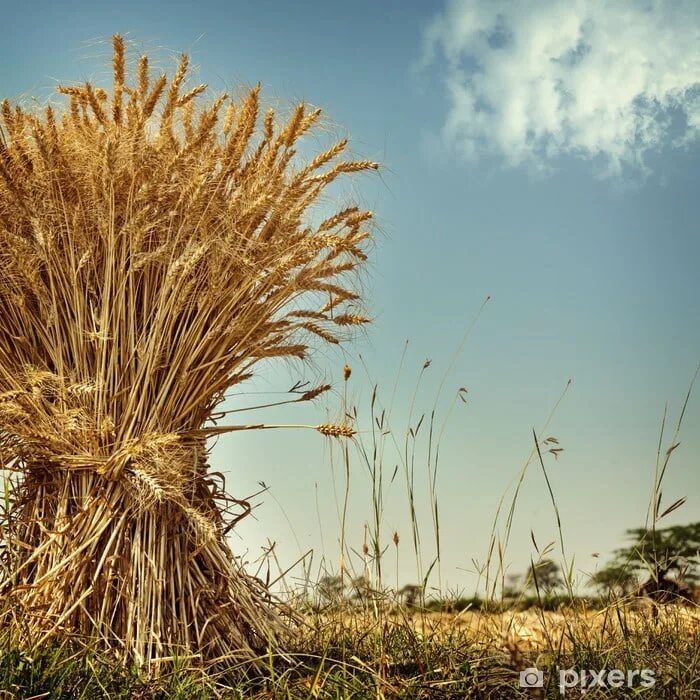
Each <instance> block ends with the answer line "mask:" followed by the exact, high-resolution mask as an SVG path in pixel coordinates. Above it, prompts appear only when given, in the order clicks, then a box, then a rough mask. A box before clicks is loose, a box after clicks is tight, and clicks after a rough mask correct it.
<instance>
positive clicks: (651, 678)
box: [559, 668, 656, 695]
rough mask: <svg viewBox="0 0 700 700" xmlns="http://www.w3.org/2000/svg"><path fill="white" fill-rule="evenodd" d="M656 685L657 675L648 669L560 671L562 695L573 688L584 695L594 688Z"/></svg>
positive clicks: (569, 669)
mask: <svg viewBox="0 0 700 700" xmlns="http://www.w3.org/2000/svg"><path fill="white" fill-rule="evenodd" d="M655 684H656V674H655V673H654V671H651V670H650V669H648V668H643V669H634V670H632V669H630V670H629V671H622V670H620V669H619V668H613V669H610V670H608V669H606V668H603V669H599V670H597V671H596V670H593V669H582V670H579V671H576V670H574V669H572V668H568V669H565V670H560V671H559V692H560V693H561V694H562V695H566V691H567V690H570V689H572V688H578V689H579V690H580V691H581V694H583V693H585V692H587V691H589V690H592V689H594V688H601V689H607V688H623V687H627V688H637V687H638V688H652V687H653V686H654V685H655Z"/></svg>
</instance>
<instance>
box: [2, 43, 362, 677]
mask: <svg viewBox="0 0 700 700" xmlns="http://www.w3.org/2000/svg"><path fill="white" fill-rule="evenodd" d="M113 43H114V85H113V88H112V90H111V92H110V93H108V92H107V91H105V90H103V89H101V88H96V87H93V86H92V85H91V84H90V83H86V84H84V85H80V86H76V87H60V88H59V92H60V93H62V94H63V95H65V96H66V97H67V100H68V105H67V108H66V109H63V110H61V111H58V110H56V111H55V110H54V109H53V108H52V107H47V108H46V110H45V112H44V111H36V110H25V109H22V108H21V107H19V106H12V105H10V103H9V102H8V101H5V102H3V103H2V115H1V117H0V124H1V127H0V309H1V313H2V316H1V323H0V458H1V460H2V464H1V466H2V467H3V469H5V470H6V473H7V470H9V471H11V472H13V473H14V474H15V475H16V476H15V478H14V480H13V481H12V483H13V487H12V489H11V490H10V491H9V492H8V495H7V497H6V499H5V506H4V509H3V514H2V520H1V522H0V525H1V527H2V530H1V536H2V550H1V553H2V564H3V571H2V578H1V580H0V595H1V596H2V597H3V598H4V600H5V601H6V602H10V603H11V605H9V606H5V607H6V608H7V609H8V610H9V611H10V612H9V613H8V614H9V615H10V616H11V617H12V618H13V619H11V620H10V627H11V629H13V630H15V631H16V633H17V634H18V635H24V636H28V637H29V638H31V640H32V641H33V642H34V643H41V642H44V641H46V640H50V639H55V638H57V637H59V638H65V637H74V638H80V639H90V640H92V641H93V642H94V641H97V643H99V644H101V645H102V646H103V647H106V648H108V649H113V650H116V651H117V652H118V653H120V654H122V655H124V656H125V657H128V658H131V659H133V660H135V661H136V662H138V663H149V662H152V661H154V660H157V659H162V658H167V657H168V656H172V655H175V654H177V655H182V654H184V653H190V654H193V655H195V656H197V657H198V658H201V659H203V660H211V659H215V658H219V657H222V656H234V657H237V658H239V659H241V660H242V661H246V660H250V659H253V658H255V657H256V655H257V654H259V652H260V650H261V649H265V648H269V645H273V648H274V647H275V645H278V644H279V640H280V638H281V635H282V630H283V629H284V626H283V624H282V622H281V620H280V616H279V610H278V608H277V607H276V606H275V605H274V604H272V603H271V602H270V596H269V592H268V591H267V589H266V588H265V586H264V585H263V584H262V583H261V582H260V581H258V580H257V579H256V578H255V577H253V576H251V575H249V574H248V573H246V571H245V570H244V569H243V567H242V565H241V564H240V562H239V561H238V560H237V559H236V558H235V556H234V554H233V553H232V551H231V549H230V547H229V544H228V541H227V539H226V532H227V530H228V528H229V527H230V526H231V525H232V518H233V515H232V514H231V511H230V510H229V509H230V507H231V504H232V501H231V499H230V498H228V497H227V496H226V494H225V493H224V491H223V489H222V487H221V484H220V480H219V479H217V477H216V475H215V474H212V473H210V472H209V470H208V464H207V442H206V439H207V437H208V436H209V435H210V434H213V433H215V432H220V431H221V430H222V429H221V428H213V427H212V428H210V427H208V426H211V418H212V416H213V415H214V412H215V410H216V408H217V406H219V404H220V403H221V401H222V400H223V399H224V396H225V395H227V392H229V391H230V390H231V389H232V387H235V386H236V385H238V384H240V383H241V382H243V381H245V380H247V379H249V378H250V377H251V376H252V375H253V374H254V371H255V369H256V367H257V364H258V363H259V362H260V361H261V360H267V359H269V358H277V357H297V358H303V357H304V355H305V352H306V350H307V348H308V345H309V342H310V340H311V339H312V338H317V339H319V340H320V341H321V342H337V337H336V334H335V333H334V331H333V329H334V328H335V329H336V330H342V327H343V326H347V325H348V324H355V323H361V322H363V321H364V317H362V316H360V315H358V314H357V313H356V311H354V310H353V309H352V308H348V305H350V306H351V307H352V306H353V305H355V304H356V303H357V302H358V297H357V295H356V294H354V293H353V292H352V291H351V283H352V279H353V277H352V273H353V272H354V271H356V270H357V269H358V268H359V267H361V266H362V264H363V263H364V261H365V260H366V254H365V252H364V251H363V249H364V248H365V242H366V241H367V239H368V235H369V234H368V232H367V231H366V230H365V224H366V222H367V221H368V219H369V218H370V214H369V213H368V212H364V211H361V210H359V209H357V208H355V207H351V208H346V209H344V210H342V211H339V212H337V213H336V214H334V215H333V216H331V217H329V218H326V219H325V220H323V221H321V222H320V223H316V224H314V225H310V223H309V220H310V219H311V218H313V217H311V215H310V211H315V210H316V209H310V208H311V207H313V206H314V205H315V204H316V203H317V201H318V199H319V196H320V195H321V194H322V192H323V191H324V189H325V188H326V187H327V186H328V185H329V184H331V183H332V182H334V181H335V180H336V179H337V178H338V177H340V176H342V175H343V174H344V173H352V172H357V171H362V170H366V169H369V168H376V165H375V164H374V163H372V162H369V161H364V162H363V161H360V162H357V161H350V162H348V161H342V160H341V161H339V160H338V158H339V157H340V156H341V155H342V153H343V150H344V149H345V146H346V143H345V141H341V142H340V143H338V144H336V145H334V146H333V147H331V148H330V149H329V150H326V151H325V152H323V153H321V154H319V155H317V156H316V157H315V158H313V159H312V160H311V161H309V162H306V163H298V162H297V161H298V159H299V157H298V156H297V157H296V158H295V146H296V145H297V142H298V140H299V139H300V138H301V137H302V136H303V135H304V134H305V133H307V132H309V131H310V130H312V129H313V128H315V125H316V124H317V122H318V120H319V116H320V111H319V110H309V109H308V108H307V107H306V106H305V105H304V104H300V105H298V106H297V107H296V109H295V110H294V111H293V114H292V116H291V118H290V119H289V120H288V121H286V122H284V123H282V124H280V123H279V122H278V119H277V117H276V115H275V114H274V113H273V111H272V110H269V111H267V112H266V113H265V115H264V117H263V118H262V120H261V119H260V118H259V114H258V112H259V109H260V105H259V87H256V88H254V89H252V90H250V91H249V92H248V93H247V94H246V96H245V97H244V98H242V99H241V100H240V101H236V102H234V101H233V100H229V99H228V98H227V97H226V96H221V97H219V98H218V99H216V100H214V101H212V102H209V103H207V104H204V105H201V106H198V104H199V100H198V97H199V96H200V94H201V93H202V92H204V90H205V86H203V85H199V86H196V87H194V88H192V89H190V90H189V91H185V89H184V85H185V77H186V71H187V67H188V61H187V57H186V56H183V57H182V58H181V61H180V63H179V67H178V69H177V71H176V73H175V75H174V77H172V79H170V80H169V81H168V79H167V78H166V76H165V75H160V76H158V77H156V78H155V79H153V78H152V77H151V76H150V75H149V62H148V58H147V57H145V56H144V57H142V58H141V59H140V61H139V63H138V69H137V71H136V75H135V76H134V77H135V80H134V84H133V85H129V84H127V83H126V82H125V81H126V75H125V73H126V71H125V50H124V42H123V40H122V39H121V38H120V37H119V36H115V37H114V40H113ZM316 218H320V217H316ZM313 395H314V394H313V392H311V395H310V396H309V397H308V398H313ZM234 427H235V426H233V427H232V429H233V428H234ZM249 427H250V426H249ZM252 427H255V426H252ZM259 427H265V426H259ZM318 429H319V430H320V432H322V433H324V434H326V435H336V436H337V435H348V434H351V432H352V431H351V430H350V429H349V428H346V427H343V426H340V427H339V428H338V429H337V430H334V429H333V426H327V425H324V426H319V428H318Z"/></svg>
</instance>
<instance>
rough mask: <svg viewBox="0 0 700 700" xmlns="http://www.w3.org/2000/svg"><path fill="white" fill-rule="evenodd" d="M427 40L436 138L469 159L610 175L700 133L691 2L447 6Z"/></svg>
mask: <svg viewBox="0 0 700 700" xmlns="http://www.w3.org/2000/svg"><path fill="white" fill-rule="evenodd" d="M425 39H426V45H425V46H426V54H425V59H426V61H427V62H429V63H432V62H440V63H441V64H444V84H445V88H446V93H447V100H448V105H449V106H448V112H447V115H446V118H445V123H444V125H443V137H444V138H445V140H446V141H447V143H448V144H449V145H450V146H451V147H454V148H455V149H456V150H458V151H459V152H460V153H461V154H462V155H464V156H465V157H467V158H476V157H478V156H479V155H481V154H483V153H494V152H495V153H497V154H499V155H501V156H502V157H503V158H504V159H505V160H506V161H507V162H508V164H510V165H518V164H521V163H528V164H531V165H533V164H534V165H536V166H537V167H544V168H546V167H547V166H548V165H549V164H551V163H552V161H553V160H554V159H555V158H557V157H559V156H561V155H567V154H573V155H576V156H579V157H583V158H600V159H601V161H602V162H603V163H604V167H605V171H606V172H608V173H620V172H621V171H622V170H623V169H625V168H627V167H630V166H631V167H634V168H642V169H644V168H645V165H644V156H645V154H647V153H649V152H651V151H653V150H658V149H660V148H662V147H664V146H666V145H669V144H670V145H672V146H682V145H687V144H689V143H691V142H693V141H694V140H696V139H697V138H698V136H700V2H698V0H651V1H645V0H621V1H616V0H607V1H606V0H527V1H525V0H514V1H512V2H511V1H508V0H448V3H447V6H446V8H445V10H444V11H443V12H442V13H441V14H440V15H438V16H437V17H435V19H434V20H433V21H432V23H431V25H430V26H429V27H428V29H427V32H426V36H425Z"/></svg>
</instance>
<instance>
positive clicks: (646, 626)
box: [0, 602, 700, 700]
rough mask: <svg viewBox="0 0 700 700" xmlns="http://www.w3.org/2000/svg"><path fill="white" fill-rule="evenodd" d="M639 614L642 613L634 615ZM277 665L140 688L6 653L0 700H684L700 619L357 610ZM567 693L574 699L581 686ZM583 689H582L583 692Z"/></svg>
mask: <svg viewBox="0 0 700 700" xmlns="http://www.w3.org/2000/svg"><path fill="white" fill-rule="evenodd" d="M640 607H641V609H640ZM302 626H303V628H304V631H303V632H302V635H301V636H300V638H299V639H298V640H297V641H296V642H295V644H294V645H293V646H292V647H290V649H289V651H288V654H287V658H286V659H282V658H275V657H270V658H269V659H266V660H265V667H264V670H263V672H262V673H258V675H250V676H248V677H247V678H243V677H242V676H241V671H242V670H243V669H241V668H239V669H233V670H232V669H227V670H226V669H224V670H221V671H220V672H219V673H214V674H204V675H203V674H202V673H201V671H198V670H197V669H196V668H190V665H189V664H188V662H187V659H181V660H179V661H178V662H177V663H176V664H175V668H174V670H172V671H171V672H168V673H166V674H165V675H163V676H162V677H161V678H159V679H153V680H151V681H149V680H146V679H144V678H143V676H142V675H139V673H138V672H137V671H136V670H134V671H132V672H129V671H128V670H125V669H124V668H123V667H122V666H121V665H120V664H119V663H118V662H115V661H114V660H110V659H109V658H106V657H104V656H101V655H99V654H94V655H87V656H86V655H84V654H80V655H78V656H72V655H71V654H70V652H69V649H68V647H66V648H64V649H60V648H53V647H49V648H43V649H41V650H35V651H34V653H28V652H25V653H19V652H14V653H9V654H8V653H7V652H6V653H5V654H3V656H2V658H1V660H0V685H1V686H2V688H4V689H5V690H4V694H3V695H1V696H0V697H2V698H25V699H28V698H35V699H37V700H38V699H39V698H51V699H55V700H63V699H64V698H65V699H66V700H67V699H68V698H80V699H85V700H88V699H90V700H92V699H93V698H124V700H126V699H127V698H143V699H144V700H146V699H155V698H162V699H163V700H165V698H177V699H182V700H185V698H201V699H202V700H204V699H205V698H206V699H209V698H212V699H213V698H256V699H260V700H262V699H273V698H274V699H276V698H280V699H282V698H294V699H296V698H299V699H301V698H309V699H312V698H387V699H388V698H445V699H447V698H455V699H457V698H504V699H507V698H528V697H535V698H537V697H539V698H550V697H551V698H555V697H561V694H560V690H559V676H558V672H559V670H561V669H569V668H571V669H577V670H578V671H579V675H580V671H581V670H583V669H585V670H595V671H596V672H599V671H600V670H601V669H607V670H610V669H639V670H643V669H653V670H654V674H655V676H654V680H655V683H654V685H653V686H652V687H648V688H644V687H640V686H639V679H637V684H636V687H634V688H631V689H627V688H626V687H624V688H614V689H612V690H611V689H608V690H606V691H604V690H603V689H601V688H597V689H596V688H591V689H589V691H588V694H587V697H592V698H595V697H648V698H659V699H661V698H669V699H671V698H684V699H685V698H693V697H696V696H697V695H698V693H700V613H698V611H697V610H696V609H692V608H687V607H681V606H676V605H668V606H660V607H658V608H657V607H656V606H654V605H652V604H650V603H645V602H642V603H641V605H640V604H638V603H637V604H635V605H614V606H610V607H608V608H605V609H600V610H583V609H580V608H579V609H576V608H575V607H569V608H564V609H561V610H559V611H556V612H552V611H546V612H545V611H541V610H539V609H530V610H527V611H524V612H503V613H487V612H472V611H469V610H467V611H464V612H461V613H457V614H447V613H432V612H421V611H419V610H406V609H405V608H394V609H382V608H380V607H374V606H370V607H366V606H365V607H363V606H360V607H359V608H356V609H353V610H348V609H345V610H336V611H325V612H322V613H307V614H306V615H305V616H304V618H303V621H302ZM529 667H536V668H538V669H540V670H542V671H543V672H544V679H545V685H544V687H543V688H542V689H537V688H531V689H522V688H520V687H519V677H520V676H519V674H520V671H522V670H524V669H526V668H529ZM575 680H576V679H574V678H572V677H570V678H569V682H570V683H572V684H573V685H571V687H570V688H569V689H568V691H567V695H570V696H571V697H577V696H580V687H581V686H580V679H579V680H578V681H577V682H574V681H575ZM587 682H590V680H589V681H587Z"/></svg>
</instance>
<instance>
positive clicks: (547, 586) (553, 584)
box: [527, 559, 564, 595]
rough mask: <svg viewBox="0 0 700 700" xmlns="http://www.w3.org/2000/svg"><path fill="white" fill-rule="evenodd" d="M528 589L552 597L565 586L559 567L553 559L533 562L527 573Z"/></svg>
mask: <svg viewBox="0 0 700 700" xmlns="http://www.w3.org/2000/svg"><path fill="white" fill-rule="evenodd" d="M527 582H528V587H529V588H532V589H534V590H539V591H541V592H543V593H545V594H546V595H550V594H551V593H553V592H554V591H555V590H556V589H557V588H559V587H560V586H562V585H563V584H564V581H563V580H562V577H561V572H560V570H559V565H558V564H557V563H556V562H555V561H553V560H552V559H540V561H538V562H533V563H532V564H531V565H530V568H529V570H528V573H527Z"/></svg>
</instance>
